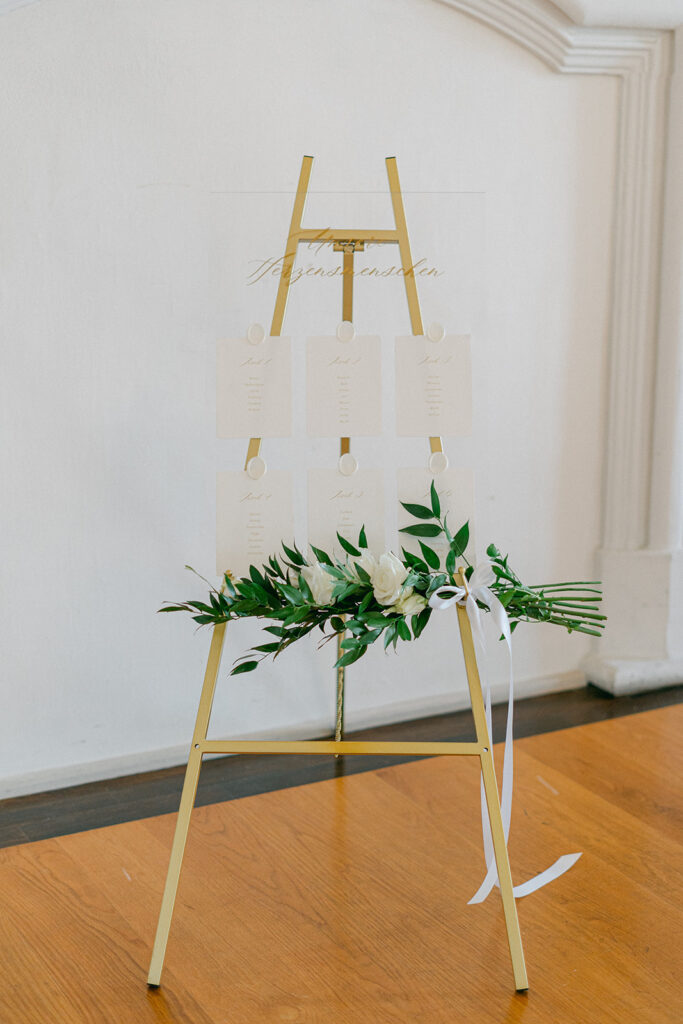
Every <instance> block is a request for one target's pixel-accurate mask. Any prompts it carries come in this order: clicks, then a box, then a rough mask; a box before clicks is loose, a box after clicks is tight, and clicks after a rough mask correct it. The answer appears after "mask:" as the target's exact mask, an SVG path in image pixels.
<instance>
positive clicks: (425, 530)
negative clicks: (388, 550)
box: [399, 516, 441, 537]
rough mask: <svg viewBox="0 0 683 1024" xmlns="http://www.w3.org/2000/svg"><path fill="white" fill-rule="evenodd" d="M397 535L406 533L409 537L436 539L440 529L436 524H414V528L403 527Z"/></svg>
mask: <svg viewBox="0 0 683 1024" xmlns="http://www.w3.org/2000/svg"><path fill="white" fill-rule="evenodd" d="M430 518H431V516H430ZM399 533H408V534H410V536H411V537H438V536H439V534H440V533H441V527H440V526H437V524H436V523H416V524H415V526H404V527H403V529H402V530H400V531H399Z"/></svg>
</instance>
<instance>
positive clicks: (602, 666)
mask: <svg viewBox="0 0 683 1024" xmlns="http://www.w3.org/2000/svg"><path fill="white" fill-rule="evenodd" d="M583 667H584V670H585V676H586V678H587V680H588V682H589V683H593V685H594V686H597V687H599V688H600V689H601V690H606V691H607V692H608V693H611V694H613V696H615V697H624V696H627V695H630V694H634V693H646V692H647V691H648V690H662V689H664V687H667V686H676V685H677V684H678V683H683V658H670V659H661V660H655V659H647V660H645V659H642V660H641V659H638V658H603V657H600V656H598V655H591V656H590V657H588V658H586V660H585V661H584V663H583Z"/></svg>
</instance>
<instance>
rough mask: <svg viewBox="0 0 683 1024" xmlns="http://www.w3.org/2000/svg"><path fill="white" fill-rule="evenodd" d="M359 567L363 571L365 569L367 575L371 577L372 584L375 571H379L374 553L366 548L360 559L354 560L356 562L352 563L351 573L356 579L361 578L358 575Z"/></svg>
mask: <svg viewBox="0 0 683 1024" xmlns="http://www.w3.org/2000/svg"><path fill="white" fill-rule="evenodd" d="M357 565H359V566H360V567H361V569H365V571H366V573H367V574H368V576H369V577H370V581H371V582H372V578H373V576H374V574H375V571H376V570H377V559H376V558H375V556H374V555H373V553H372V551H368V549H367V548H366V549H365V550H364V551H363V553H362V554H361V556H360V558H354V560H353V561H352V562H351V567H350V568H351V572H352V573H353V575H354V576H355V577H356V579H358V578H359V576H358V573H357V572H356V566H357Z"/></svg>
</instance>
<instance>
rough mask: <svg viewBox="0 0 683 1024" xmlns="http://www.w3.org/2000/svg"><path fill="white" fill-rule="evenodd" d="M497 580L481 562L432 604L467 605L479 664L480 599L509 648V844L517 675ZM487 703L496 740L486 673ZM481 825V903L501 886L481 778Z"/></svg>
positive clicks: (520, 888)
mask: <svg viewBox="0 0 683 1024" xmlns="http://www.w3.org/2000/svg"><path fill="white" fill-rule="evenodd" d="M494 580H495V576H494V573H493V569H492V567H491V564H490V563H489V562H482V563H480V565H478V566H477V567H476V569H475V570H474V572H473V573H472V575H471V577H470V579H469V581H468V582H467V583H466V584H465V586H464V587H450V586H448V587H440V588H439V590H438V591H436V593H434V594H432V596H431V598H430V600H429V605H430V607H431V608H436V609H438V610H440V611H441V610H443V609H445V608H450V607H451V605H453V604H462V603H464V604H465V607H466V610H467V617H468V619H469V621H470V625H471V627H472V636H473V639H474V645H475V648H476V649H477V656H478V662H479V663H480V667H481V666H482V665H483V664H484V663H485V656H486V645H485V642H484V631H483V628H482V621H481V612H480V610H479V605H478V604H477V601H480V602H481V603H482V604H483V605H485V606H486V607H487V608H488V609H489V612H490V613H491V617H492V619H493V621H494V622H495V625H496V628H497V630H498V635H499V636H500V635H502V636H503V637H504V639H505V642H506V645H507V649H508V664H509V681H508V710H507V723H506V726H505V746H504V753H503V785H502V793H501V802H500V808H501V816H502V819H503V832H504V835H505V843H506V845H507V841H508V836H509V835H510V821H511V818H512V790H513V778H514V771H513V718H514V676H513V671H512V635H511V630H510V620H509V619H508V615H507V612H506V611H505V608H504V607H503V605H502V604H501V602H500V601H499V599H498V598H497V597H496V595H495V594H494V593H493V591H492V590H491V589H490V584H491V583H493V582H494ZM443 594H448V595H449V596H448V597H442V596H441V595H443ZM484 704H485V711H486V725H487V728H488V732H489V737H491V740H493V728H492V715H491V687H490V685H489V681H488V675H487V674H486V673H484ZM481 828H482V835H483V841H484V859H485V861H486V877H485V878H484V881H483V882H482V884H481V885H480V887H479V889H478V890H477V892H476V893H475V894H474V896H473V897H472V899H471V900H469V903H470V904H471V903H482V902H483V901H484V900H485V899H486V897H487V896H488V894H489V893H490V892H491V890H492V889H493V886H494V885H499V882H498V871H497V869H496V860H495V855H494V849H493V838H492V836H491V825H490V822H489V816H488V807H487V804H486V794H485V792H484V781H483V778H482V780H481ZM580 856H581V854H580V853H568V854H565V855H564V856H562V857H558V859H557V860H556V861H555V863H554V864H551V866H550V867H549V868H546V870H545V871H542V872H540V874H538V875H534V876H533V878H530V879H528V881H526V882H523V883H522V884H521V885H516V886H515V887H514V890H513V892H514V895H515V896H516V897H518V898H519V897H521V896H528V895H529V893H532V892H535V891H536V889H540V888H541V887H542V886H544V885H547V884H548V882H552V881H553V880H554V879H556V878H559V876H560V875H562V874H564V872H565V871H568V870H569V868H570V867H572V865H573V864H575V863H576V861H577V860H578V859H579V857H580Z"/></svg>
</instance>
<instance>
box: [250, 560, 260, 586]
mask: <svg viewBox="0 0 683 1024" xmlns="http://www.w3.org/2000/svg"><path fill="white" fill-rule="evenodd" d="M249 575H250V576H251V578H252V580H253V581H254V583H256V584H258V586H260V587H262V586H263V578H262V576H261V573H260V572H259V571H258V569H257V568H256V566H255V565H250V566H249Z"/></svg>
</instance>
